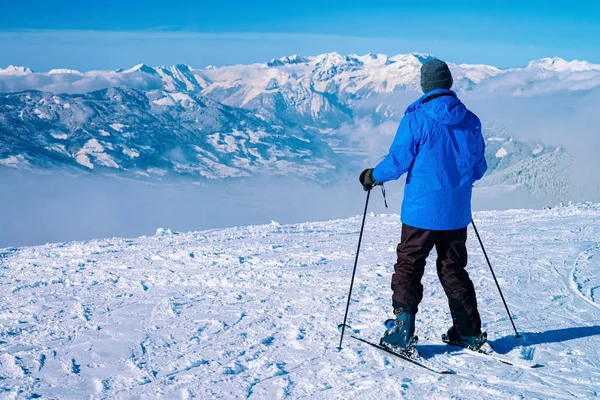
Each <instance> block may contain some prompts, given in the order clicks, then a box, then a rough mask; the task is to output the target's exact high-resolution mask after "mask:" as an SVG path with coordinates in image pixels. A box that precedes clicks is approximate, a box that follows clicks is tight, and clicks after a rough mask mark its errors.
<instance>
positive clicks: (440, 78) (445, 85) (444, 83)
mask: <svg viewBox="0 0 600 400" xmlns="http://www.w3.org/2000/svg"><path fill="white" fill-rule="evenodd" d="M452 83H453V80H452V74H451V73H450V69H449V68H448V64H446V63H445V62H443V61H442V60H429V61H427V62H426V63H425V64H423V65H422V66H421V89H422V90H423V93H428V92H431V91H432V90H435V89H450V88H451V87H452Z"/></svg>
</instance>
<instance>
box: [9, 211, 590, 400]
mask: <svg viewBox="0 0 600 400" xmlns="http://www.w3.org/2000/svg"><path fill="white" fill-rule="evenodd" d="M475 220H476V222H477V224H478V228H479V230H480V232H481V234H482V237H483V240H484V243H485V244H486V246H487V250H488V252H489V255H490V258H491V262H492V263H493V265H494V267H495V270H496V274H497V276H498V279H499V282H500V285H501V286H502V288H503V289H504V293H505V295H506V298H507V299H508V303H509V306H510V308H511V310H512V311H513V312H514V317H515V322H516V324H517V326H518V328H519V329H520V331H521V333H522V335H523V338H522V339H520V340H517V339H515V338H514V335H513V333H512V328H511V326H510V323H509V321H508V318H507V315H506V313H505V310H504V307H503V306H502V303H501V301H500V299H499V296H498V292H497V290H496V287H495V285H494V282H493V280H492V278H491V275H490V272H489V270H488V268H487V266H486V264H485V260H484V257H483V254H482V251H481V249H480V247H479V245H478V243H477V241H476V239H475V238H474V235H473V232H472V231H470V240H469V252H470V264H469V265H470V266H469V268H468V270H469V273H470V275H471V277H472V279H473V282H474V285H475V288H476V290H477V295H478V299H479V305H480V310H481V313H482V319H483V323H484V328H485V329H486V330H487V331H488V332H489V336H490V339H491V343H492V344H493V345H494V346H495V348H496V350H497V351H498V352H499V353H501V354H503V355H504V356H505V357H506V358H509V359H512V360H526V361H527V362H529V361H532V362H537V363H540V364H542V365H543V367H541V368H537V369H524V368H518V367H511V366H508V365H504V364H501V363H499V362H497V361H494V360H490V359H487V358H485V357H475V356H469V355H465V354H464V352H461V351H460V350H458V349H457V348H454V347H448V346H446V345H442V344H438V343H434V342H426V341H424V342H423V344H422V345H421V352H422V354H423V356H424V357H425V358H427V359H430V360H432V361H436V362H443V363H445V364H446V365H447V366H448V367H449V368H451V369H453V370H454V371H455V372H456V373H457V374H456V375H453V376H443V377H441V376H437V375H433V374H431V373H429V372H427V371H425V370H421V369H418V368H415V367H413V366H411V365H409V364H407V363H404V362H402V361H400V360H398V359H396V358H395V357H390V356H389V355H386V354H385V353H383V352H381V351H378V350H376V349H372V348H369V347H367V346H365V345H363V344H361V343H359V342H356V341H352V339H349V338H348V339H346V341H345V343H344V349H343V350H342V351H341V352H339V351H338V350H337V345H338V340H339V334H338V331H337V329H336V328H337V324H338V323H340V322H342V319H343V312H344V307H345V304H346V295H347V289H348V285H349V281H350V275H351V271H352V263H353V258H354V249H355V248H356V243H357V240H358V233H359V226H360V216H357V217H354V218H350V219H345V220H335V221H328V222H315V223H303V224H295V225H280V224H278V223H277V222H272V223H271V224H268V225H262V226H249V227H243V228H232V229H225V230H212V231H205V232H192V233H185V234H183V233H178V232H173V231H171V230H169V229H159V230H158V231H157V232H156V234H155V235H154V236H150V237H140V238H138V239H118V238H114V239H104V240H94V241H88V242H73V243H57V244H47V245H44V246H37V247H24V248H6V249H0V271H1V275H0V291H1V293H2V298H3V302H2V309H1V312H0V393H2V394H1V395H0V396H1V397H2V398H14V399H16V398H38V397H41V398H62V399H80V398H118V399H132V398H156V397H163V398H181V399H191V398H198V399H207V398H250V399H254V398H255V399H265V398H286V397H287V398H311V399H313V398H314V399H349V398H364V399H381V398H408V399H422V398H435V399H456V398H461V399H468V398H477V399H479V398H486V399H507V398H574V397H577V398H593V397H597V396H598V394H599V393H600V359H599V357H598V353H599V351H600V326H599V325H598V320H599V319H600V302H599V297H598V296H600V294H599V293H600V292H599V289H598V288H600V278H599V277H598V273H597V272H598V268H599V267H600V205H598V204H578V205H573V206H566V207H558V208H554V209H545V210H510V211H502V212H496V211H493V212H492V211H490V212H481V213H478V214H476V215H475ZM399 236H400V224H399V220H398V216H397V215H377V216H375V215H373V214H370V215H369V216H368V218H367V221H366V228H365V235H364V239H363V248H362V251H361V255H360V260H359V266H358V272H357V278H356V282H355V287H354V294H353V297H352V302H351V309H350V317H349V323H350V324H351V325H352V326H353V328H354V329H358V330H360V332H361V335H364V336H366V337H370V338H372V339H375V340H376V339H377V338H378V337H379V335H380V334H381V333H382V323H383V321H384V320H385V319H386V318H387V317H389V316H390V315H391V313H390V311H391V305H390V297H391V293H390V289H389V280H390V274H391V272H392V265H393V263H394V259H395V246H396V243H397V241H398V239H399ZM434 256H435V254H434V255H433V256H432V257H430V259H429V260H428V267H427V268H426V273H425V276H424V278H423V283H424V286H425V297H424V300H423V303H422V304H421V307H420V308H421V311H420V313H419V314H418V316H417V333H418V335H420V336H421V338H423V337H427V338H436V337H439V335H440V334H441V333H443V332H444V331H445V329H447V328H448V327H449V325H450V323H451V320H450V317H449V315H448V310H447V301H446V298H445V296H444V293H443V291H442V288H441V286H440V284H439V283H438V280H437V276H436V274H435V268H434V267H433V263H434Z"/></svg>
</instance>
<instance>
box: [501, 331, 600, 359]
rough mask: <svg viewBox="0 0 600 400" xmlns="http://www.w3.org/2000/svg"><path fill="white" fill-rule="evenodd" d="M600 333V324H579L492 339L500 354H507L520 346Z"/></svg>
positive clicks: (579, 337) (556, 341) (563, 340)
mask: <svg viewBox="0 0 600 400" xmlns="http://www.w3.org/2000/svg"><path fill="white" fill-rule="evenodd" d="M596 335H600V326H599V325H594V326H578V327H572V328H564V329H554V330H550V331H545V332H521V337H520V338H515V336H514V335H509V336H504V337H502V338H500V339H496V340H493V341H490V344H491V345H492V346H493V347H494V350H496V352H498V353H500V354H506V353H508V352H509V351H511V350H513V349H514V348H515V347H519V346H534V345H536V344H544V343H558V342H566V341H567V340H573V339H581V338H584V337H589V336H596Z"/></svg>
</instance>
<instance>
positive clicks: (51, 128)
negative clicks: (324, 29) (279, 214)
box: [0, 53, 600, 186]
mask: <svg viewBox="0 0 600 400" xmlns="http://www.w3.org/2000/svg"><path fill="white" fill-rule="evenodd" d="M430 58H431V56H429V55H425V54H406V55H396V56H387V55H384V54H366V55H362V56H358V55H341V54H338V53H328V54H322V55H319V56H314V57H302V56H298V55H294V56H289V57H283V58H280V59H273V60H271V61H270V62H267V63H262V64H252V65H235V66H226V67H213V66H210V67H206V68H202V69H194V68H191V67H190V66H187V65H175V66H171V67H150V66H147V65H145V64H140V65H137V66H135V67H133V68H130V69H126V70H117V71H88V72H79V71H75V70H70V69H55V70H51V71H49V72H43V73H38V72H32V71H31V70H30V69H29V68H26V67H14V66H10V67H8V68H6V69H0V92H1V93H3V94H2V95H1V96H0V110H1V112H0V134H1V136H0V140H1V141H2V148H0V164H1V165H4V166H11V167H17V168H33V169H35V168H39V167H42V168H47V167H57V166H61V167H66V168H75V169H77V170H82V171H88V172H89V171H94V172H100V173H107V172H108V173H111V174H113V173H120V174H133V175H135V176H138V177H155V178H156V177H160V176H165V175H166V176H180V175H183V176H187V177H191V178H197V179H204V178H224V177H229V178H235V177H244V176H251V175H253V174H255V173H257V172H258V171H259V170H260V169H262V168H266V170H269V171H274V172H275V173H277V174H282V175H286V174H295V175H299V176H303V177H308V178H311V179H320V178H319V177H320V176H323V175H327V174H325V173H326V172H328V171H333V170H335V171H338V172H341V171H344V169H345V168H344V166H347V167H349V168H353V167H355V166H356V165H359V164H361V163H364V160H365V149H364V148H361V146H362V145H363V144H361V143H360V141H357V140H356V137H355V135H354V131H355V130H356V129H355V127H356V125H357V121H361V120H365V119H366V120H368V121H370V123H372V124H373V126H374V127H379V126H381V124H384V123H390V121H391V122H393V123H394V124H395V123H397V122H398V121H399V120H400V118H401V117H402V115H403V112H404V109H405V107H406V105H407V104H408V102H409V101H410V100H412V99H414V98H416V97H417V96H418V93H417V92H418V90H419V70H420V67H421V65H422V63H423V62H424V61H426V60H428V59H430ZM450 67H451V69H452V71H453V75H454V77H455V86H454V88H455V89H456V90H457V91H458V92H460V93H462V94H463V95H465V96H469V97H471V98H488V97H509V98H511V97H513V98H514V97H518V98H527V97H540V96H550V95H553V94H556V93H570V94H572V93H586V92H589V91H591V90H593V89H595V88H597V87H600V65H594V64H591V63H587V62H581V61H571V62H567V61H565V60H562V59H559V58H553V59H541V60H537V61H533V62H531V63H529V64H528V65H527V66H526V67H524V68H511V69H499V68H496V67H492V66H487V65H469V64H460V65H457V64H450ZM374 131H375V132H377V129H376V128H375V129H374ZM485 135H486V137H487V141H488V161H489V164H490V166H491V167H492V168H491V169H492V170H493V171H496V170H497V171H500V170H504V169H506V168H509V167H511V166H513V165H516V164H519V163H527V162H529V161H531V160H533V164H534V165H536V166H535V167H533V168H539V165H538V164H539V163H537V162H536V161H535V160H536V159H539V160H542V159H544V160H545V161H543V162H544V163H551V164H552V165H556V163H554V161H553V160H554V158H553V157H552V156H548V157H545V158H543V157H542V156H544V155H545V154H547V153H550V154H555V152H556V151H557V149H558V146H555V145H548V144H543V143H533V142H528V141H522V140H518V138H515V137H514V135H512V134H511V133H510V132H505V131H504V129H503V128H501V127H498V128H494V127H491V128H489V129H488V130H487V132H486V134H485ZM380 141H381V142H382V143H385V146H384V145H383V144H381V145H377V146H376V149H375V155H374V156H373V157H374V158H375V159H377V158H381V156H383V155H384V154H385V152H386V150H387V145H388V144H389V142H390V141H391V137H390V138H385V137H384V138H383V140H380ZM559 153H560V151H559ZM561 154H562V153H561ZM559 158H560V160H559V163H560V165H562V163H563V161H564V160H563V159H562V158H561V157H559ZM567 158H568V156H567ZM529 164H531V163H529ZM529 164H523V165H529ZM541 169H542V170H544V169H547V168H546V167H543V168H541ZM555 169H556V168H555ZM529 184H530V185H531V184H532V183H531V182H529ZM533 185H534V186H535V182H534V183H533Z"/></svg>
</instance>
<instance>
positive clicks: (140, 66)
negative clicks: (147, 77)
mask: <svg viewBox="0 0 600 400" xmlns="http://www.w3.org/2000/svg"><path fill="white" fill-rule="evenodd" d="M138 71H139V72H144V73H146V74H152V75H154V74H156V70H155V69H154V68H152V67H150V66H149V65H146V64H143V63H142V64H138V65H135V66H133V67H132V68H129V69H127V70H125V71H122V72H124V73H129V72H138Z"/></svg>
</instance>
